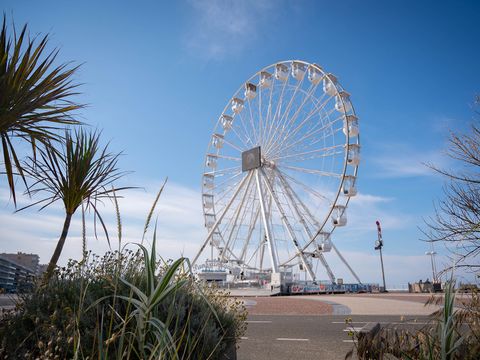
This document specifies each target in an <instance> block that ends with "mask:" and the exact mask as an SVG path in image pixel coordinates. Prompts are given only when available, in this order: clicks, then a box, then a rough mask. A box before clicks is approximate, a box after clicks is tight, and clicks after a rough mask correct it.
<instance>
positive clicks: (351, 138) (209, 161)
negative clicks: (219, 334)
mask: <svg viewBox="0 0 480 360" xmlns="http://www.w3.org/2000/svg"><path fill="white" fill-rule="evenodd" d="M359 161H360V142H359V130H358V119H357V117H356V116H355V111H354V109H353V106H352V103H351V101H350V94H349V93H347V92H346V91H345V90H344V89H343V88H342V86H341V85H340V83H339V82H338V80H337V78H336V77H335V76H334V75H333V74H330V73H327V72H326V71H325V70H323V69H322V68H321V67H320V66H319V65H316V64H310V63H307V62H305V61H299V60H294V61H282V62H279V63H276V64H273V65H270V66H267V67H266V68H264V69H262V70H260V71H258V72H257V73H255V74H254V75H253V76H252V77H250V78H249V79H248V80H247V81H246V82H245V83H244V84H242V86H241V87H240V88H239V89H238V90H237V92H236V93H235V94H234V95H233V97H232V98H231V100H230V101H229V102H228V103H227V105H226V106H225V108H224V109H223V111H222V113H221V115H220V117H219V119H218V122H217V124H216V126H215V128H214V131H213V134H212V137H211V139H210V142H209V145H208V150H207V154H206V158H205V169H204V173H203V177H202V203H203V212H204V218H205V226H206V228H207V229H208V234H207V237H206V239H205V241H204V243H203V244H202V246H201V248H200V250H199V252H198V253H197V255H196V257H195V258H194V260H193V261H192V263H193V264H195V262H196V261H197V260H198V259H199V257H200V255H201V254H202V252H203V251H204V250H205V248H206V247H207V246H208V245H210V246H211V251H212V255H211V256H212V260H213V257H214V253H215V255H216V256H217V258H216V260H218V261H219V262H222V263H224V264H228V265H229V266H231V267H236V268H239V269H242V270H243V271H252V272H271V273H281V272H283V271H286V270H288V269H292V268H294V267H295V266H298V267H299V268H300V269H301V270H304V271H306V272H307V273H308V275H309V277H310V278H311V280H312V281H315V280H316V278H317V273H318V265H319V264H320V266H321V267H323V268H324V270H325V271H326V274H327V276H328V277H329V278H330V280H331V281H332V282H334V283H335V281H336V278H335V275H334V273H333V270H332V269H331V267H330V266H329V264H328V262H327V256H326V255H327V253H335V254H336V255H337V256H339V258H340V259H341V261H342V262H343V263H344V264H345V265H346V266H347V268H348V269H349V271H350V272H351V273H352V275H353V276H354V277H355V278H356V280H357V281H358V282H361V281H360V279H359V278H358V276H357V275H356V273H355V272H354V271H353V269H352V268H351V267H350V265H349V264H348V263H347V261H346V259H345V258H344V257H343V256H342V255H341V253H340V251H339V250H338V248H337V246H336V245H335V241H334V239H333V236H332V233H333V231H334V230H335V229H336V228H337V227H341V226H345V225H346V224H347V216H346V215H347V213H346V209H347V205H348V202H349V200H350V198H351V197H352V196H355V195H356V193H357V190H356V180H357V171H358V164H359ZM332 250H333V251H332Z"/></svg>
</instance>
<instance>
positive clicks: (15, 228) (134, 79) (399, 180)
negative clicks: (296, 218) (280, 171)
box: [0, 0, 480, 287]
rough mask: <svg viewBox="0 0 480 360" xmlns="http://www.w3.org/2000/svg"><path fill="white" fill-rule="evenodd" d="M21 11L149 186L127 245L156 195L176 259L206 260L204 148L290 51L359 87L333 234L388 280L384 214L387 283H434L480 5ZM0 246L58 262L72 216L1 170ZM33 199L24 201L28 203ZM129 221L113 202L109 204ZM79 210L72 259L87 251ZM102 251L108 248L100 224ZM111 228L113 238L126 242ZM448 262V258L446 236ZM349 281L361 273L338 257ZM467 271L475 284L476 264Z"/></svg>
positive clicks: (363, 271) (166, 248) (95, 246)
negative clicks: (32, 195) (344, 209)
mask: <svg viewBox="0 0 480 360" xmlns="http://www.w3.org/2000/svg"><path fill="white" fill-rule="evenodd" d="M1 4H2V8H3V12H4V13H5V14H6V15H7V19H8V21H9V22H10V23H11V22H12V20H14V22H15V24H16V27H17V28H20V27H21V26H22V25H23V24H25V23H28V26H29V31H30V35H31V36H32V37H33V36H37V35H42V34H47V33H49V34H50V42H49V46H50V47H51V49H53V48H58V49H59V50H60V52H59V55H58V57H57V61H58V63H61V62H69V61H73V64H81V68H80V70H79V71H78V73H77V75H76V78H75V80H76V81H77V82H79V83H81V84H82V85H81V87H80V90H81V95H79V96H78V97H77V100H78V101H79V102H81V103H84V104H87V105H88V106H87V107H86V108H85V109H83V110H82V111H81V112H80V113H79V114H78V117H79V119H80V120H82V121H84V122H86V123H88V124H89V125H90V126H91V127H92V128H97V129H101V130H102V138H103V140H104V142H105V143H107V142H109V146H110V149H111V150H112V151H114V152H120V151H121V152H123V155H122V157H121V159H120V166H121V168H122V169H123V170H126V171H131V173H130V174H129V175H128V176H127V177H125V178H124V179H123V180H122V182H123V183H124V184H127V185H131V186H138V187H139V188H138V189H135V190H130V191H128V192H126V193H125V194H123V198H122V199H120V210H121V213H122V224H123V239H122V241H123V242H124V243H125V242H128V241H138V240H139V239H140V238H141V236H142V232H143V224H144V219H145V217H146V214H147V213H148V211H149V209H150V206H151V204H152V201H153V199H154V197H155V194H156V192H157V191H158V189H159V188H160V186H161V184H162V182H163V180H164V179H165V178H166V177H167V176H168V183H167V186H166V189H165V192H164V194H162V198H161V201H160V204H159V207H158V213H157V215H156V216H158V239H159V240H158V247H159V253H160V255H162V256H163V257H165V258H176V257H179V256H181V255H185V256H190V257H192V256H194V255H195V253H196V251H197V249H198V248H199V246H200V244H201V243H202V242H203V239H204V237H205V235H206V230H205V228H204V227H203V217H202V206H201V174H202V173H203V167H204V156H205V152H206V149H207V145H208V142H209V141H210V138H211V134H212V131H213V128H214V126H215V123H216V121H217V119H218V117H219V115H220V114H221V112H222V109H223V108H224V107H225V105H226V104H227V103H228V101H229V100H230V98H231V97H232V95H233V94H234V92H235V91H236V90H237V89H238V87H239V86H240V85H242V84H243V83H244V82H245V81H246V79H248V78H249V77H250V76H252V75H253V74H255V73H256V72H257V71H259V70H260V69H261V68H263V67H265V66H267V65H270V64H274V63H276V62H278V61H282V60H288V59H302V60H305V61H307V62H311V63H317V64H320V65H321V66H322V67H323V68H324V69H326V70H327V71H329V72H331V73H333V74H335V75H336V76H337V77H338V78H339V79H340V81H341V83H342V85H343V87H344V88H345V89H346V90H347V91H348V92H349V93H351V98H352V102H353V103H354V106H355V110H356V113H357V115H358V117H359V123H360V134H361V135H360V136H361V143H362V162H361V164H360V167H359V176H358V183H357V186H358V190H359V194H358V196H357V197H355V198H353V199H352V201H351V202H350V206H349V209H348V215H349V224H348V226H347V227H345V228H342V229H340V230H339V231H337V232H336V233H335V240H334V241H335V243H336V244H337V246H338V247H339V249H341V251H342V253H343V254H344V256H345V257H346V258H347V259H348V261H349V263H350V264H351V266H352V267H353V268H354V269H355V270H356V271H357V273H358V274H359V276H360V278H361V279H362V281H363V282H377V283H379V282H380V281H381V272H380V261H379V257H378V252H376V251H374V249H373V247H374V241H375V240H376V226H375V221H376V220H377V219H378V220H380V221H381V223H382V228H383V238H384V242H385V247H384V262H385V276H386V281H387V287H401V286H405V284H407V282H412V281H416V280H418V279H424V280H425V279H426V278H430V279H431V278H432V274H431V267H430V258H429V257H428V256H426V255H425V251H428V250H429V245H428V244H426V243H425V242H423V241H421V239H422V238H423V235H422V229H425V219H428V217H429V216H431V215H432V214H433V211H434V203H435V202H436V201H438V200H439V199H441V197H442V185H443V183H444V182H443V179H442V178H441V177H439V176H438V175H437V174H435V173H434V172H433V171H431V170H430V169H429V168H428V167H426V166H425V164H426V163H430V164H435V165H437V166H439V167H444V168H452V167H454V166H455V164H452V162H451V161H450V160H449V159H448V158H447V157H446V156H445V155H444V152H445V150H446V149H447V147H448V136H449V131H450V130H453V131H460V132H461V131H468V127H469V125H470V124H471V123H472V121H473V111H472V104H473V101H474V96H475V94H478V93H479V92H480V68H479V66H478V59H479V58H480V48H479V47H478V45H477V44H478V39H479V35H480V29H479V27H478V14H479V13H480V4H479V3H478V2H475V1H389V2H385V1H362V2H359V1H341V2H327V1H282V0H278V1H270V0H255V1H250V0H245V1H216V0H211V1H203V0H191V1H175V2H163V1H144V0H140V1H136V2H130V1H102V2H98V1H81V2H64V1H44V2H41V3H40V2H38V1H28V0H24V1H17V0H2V2H1ZM0 190H1V192H0V229H2V230H1V232H0V252H17V251H23V252H28V253H31V252H32V253H38V254H39V255H40V258H41V262H43V263H46V262H48V260H49V258H50V256H51V254H52V252H53V249H54V247H55V244H56V241H57V239H58V236H59V234H60V232H61V227H62V224H63V213H62V208H61V205H60V204H57V205H54V206H53V207H51V208H50V209H47V210H43V211H41V212H39V211H37V210H38V209H32V210H28V211H23V212H19V213H14V210H15V208H14V206H13V204H12V201H11V199H10V198H9V195H8V192H7V190H6V184H5V179H2V180H0ZM30 201H31V200H30V199H28V198H27V197H24V198H22V199H21V204H28V203H29V202H30ZM102 211H103V212H104V214H105V217H106V219H107V220H108V223H109V226H110V227H112V228H114V227H115V219H114V214H115V212H114V209H113V208H112V206H111V205H110V204H106V205H105V208H104V209H103V210H102ZM80 220H81V219H80V218H79V217H78V216H77V217H76V218H75V219H74V221H73V224H72V228H71V232H70V235H69V238H68V240H67V245H66V247H65V249H64V251H63V254H62V257H61V259H60V263H61V264H64V263H65V262H66V260H67V259H68V258H79V257H80V256H81V255H80V254H81V237H80V233H81V232H80V231H81V221H80ZM87 235H88V247H89V249H91V250H92V251H94V252H96V253H102V252H104V251H105V250H107V249H108V245H107V243H106V241H105V239H104V238H102V237H101V236H100V238H99V239H98V240H97V239H96V238H95V236H94V234H93V231H92V229H91V222H90V226H89V228H88V232H87ZM115 241H116V240H115V239H112V244H111V246H112V247H116V246H117V245H116V244H115ZM435 250H436V251H437V252H438V253H439V255H438V256H437V263H438V264H437V266H438V267H442V264H443V265H448V264H449V260H448V257H447V256H445V255H446V253H447V252H446V250H445V249H444V248H443V247H442V246H437V248H435ZM332 267H334V268H335V269H338V277H344V278H345V280H346V281H349V280H351V279H350V278H349V274H348V273H347V272H346V271H345V269H344V268H342V266H341V265H340V264H338V263H336V262H335V260H332ZM462 276H465V279H466V280H471V277H469V276H468V275H462Z"/></svg>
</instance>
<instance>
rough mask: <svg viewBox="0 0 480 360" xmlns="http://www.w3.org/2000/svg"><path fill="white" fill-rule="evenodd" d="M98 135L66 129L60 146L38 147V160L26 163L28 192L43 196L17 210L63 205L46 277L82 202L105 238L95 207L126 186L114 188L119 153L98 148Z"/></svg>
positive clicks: (105, 148)
mask: <svg viewBox="0 0 480 360" xmlns="http://www.w3.org/2000/svg"><path fill="white" fill-rule="evenodd" d="M99 137H100V133H98V132H86V131H85V130H83V129H79V130H76V131H75V132H74V134H73V136H72V134H71V133H70V132H68V131H67V132H66V133H65V140H64V141H62V142H60V144H61V145H62V148H61V149H57V148H56V147H54V146H45V147H43V148H39V149H38V156H37V160H36V161H35V162H34V161H33V159H31V158H30V159H29V161H27V162H26V164H25V167H24V170H25V172H26V173H27V174H28V175H29V176H30V177H32V178H33V179H34V183H33V184H32V185H31V187H30V189H29V190H30V193H31V194H32V195H36V194H37V193H43V194H46V196H45V197H44V198H43V199H41V200H39V201H36V202H34V203H33V204H30V205H28V206H26V207H24V208H22V209H20V210H23V209H25V208H28V207H31V206H34V205H42V206H41V208H40V210H42V209H44V208H45V207H47V206H49V205H51V204H53V203H54V202H56V201H61V202H63V205H64V207H65V222H64V224H63V230H62V233H61V235H60V238H59V240H58V243H57V246H56V248H55V251H54V253H53V255H52V258H51V259H50V263H49V264H48V268H47V271H46V275H45V280H48V279H49V277H50V276H51V275H52V272H53V270H54V269H55V266H56V264H57V261H58V258H59V257H60V254H61V252H62V249H63V246H64V245H65V240H66V238H67V234H68V230H69V228H70V222H71V220H72V217H73V215H74V214H75V212H76V210H77V209H78V208H79V207H81V206H82V205H83V206H84V208H85V210H87V209H92V210H93V212H94V215H95V217H97V218H98V219H99V221H100V223H101V225H102V227H103V229H104V231H105V234H106V236H107V240H108V233H107V230H106V227H105V224H104V221H103V219H102V217H101V215H100V213H99V210H98V208H97V205H98V201H101V200H102V199H105V198H110V197H111V196H112V195H113V193H114V192H117V191H119V190H124V189H127V187H121V188H114V187H113V183H114V182H115V181H116V180H118V179H119V178H120V177H122V176H123V175H124V174H125V172H121V171H119V169H118V167H117V161H118V157H119V156H120V154H112V153H109V152H108V151H107V150H108V149H107V148H108V145H107V146H105V147H103V148H101V147H100V144H99ZM57 147H58V146H57ZM20 210H18V211H20ZM108 241H109V240H108Z"/></svg>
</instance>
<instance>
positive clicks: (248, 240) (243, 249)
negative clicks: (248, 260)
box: [240, 207, 260, 261]
mask: <svg viewBox="0 0 480 360" xmlns="http://www.w3.org/2000/svg"><path fill="white" fill-rule="evenodd" d="M259 215H260V207H258V208H257V211H256V213H255V216H254V218H253V222H252V223H251V224H250V229H248V234H247V239H246V241H245V244H244V245H243V248H242V253H241V255H240V260H242V261H245V254H246V252H247V248H248V244H249V243H250V239H251V238H252V234H253V230H255V225H256V223H257V220H258V216H259Z"/></svg>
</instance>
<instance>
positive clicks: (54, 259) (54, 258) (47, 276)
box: [43, 213, 73, 284]
mask: <svg viewBox="0 0 480 360" xmlns="http://www.w3.org/2000/svg"><path fill="white" fill-rule="evenodd" d="M72 215H73V214H69V213H67V214H66V216H65V222H64V223H63V230H62V235H60V239H58V243H57V247H56V248H55V251H54V252H53V255H52V258H51V259H50V263H49V264H48V268H47V271H46V272H45V276H44V278H43V282H44V284H45V283H46V282H47V281H48V280H49V279H50V277H51V276H52V274H53V270H55V267H56V266H57V261H58V258H59V257H60V254H61V253H62V249H63V245H65V240H66V239H67V234H68V229H69V228H70V221H71V220H72Z"/></svg>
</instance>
